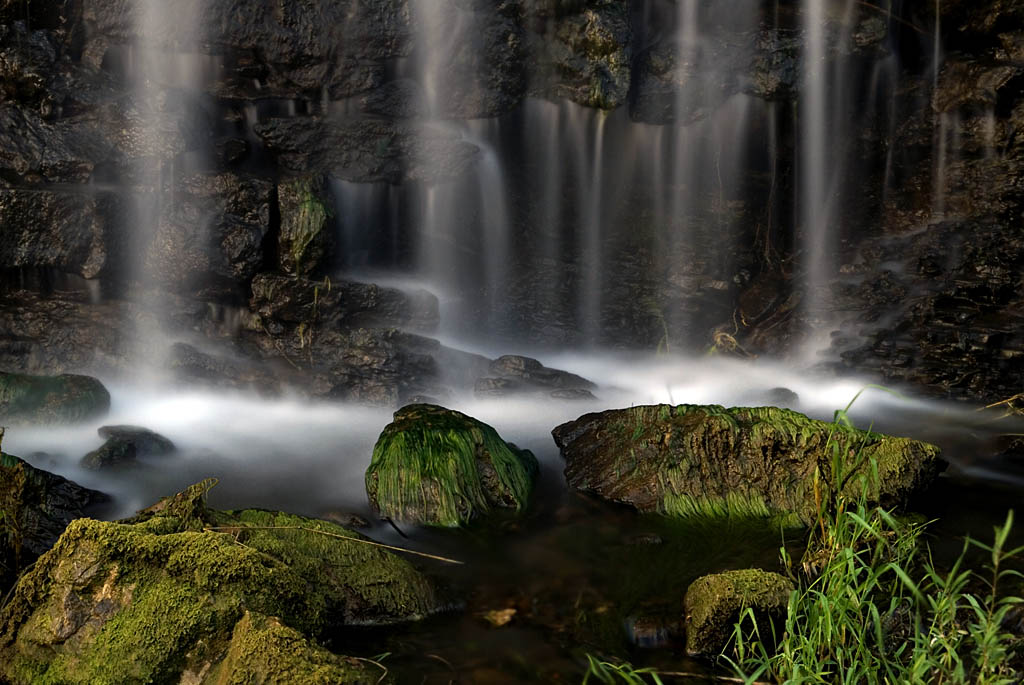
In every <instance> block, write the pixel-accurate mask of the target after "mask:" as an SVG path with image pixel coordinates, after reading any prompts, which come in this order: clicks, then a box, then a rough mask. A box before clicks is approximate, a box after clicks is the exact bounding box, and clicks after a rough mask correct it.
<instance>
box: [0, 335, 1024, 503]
mask: <svg viewBox="0 0 1024 685" xmlns="http://www.w3.org/2000/svg"><path fill="white" fill-rule="evenodd" d="M477 351H479V352H484V353H487V352H490V351H489V350H486V349H478V350H477ZM541 361H543V362H544V363H545V365H547V366H550V367H553V368H561V369H565V370H568V371H571V372H574V373H577V374H580V375H582V376H584V377H587V378H590V379H593V380H595V381H597V382H598V383H599V386H600V387H599V388H598V389H596V390H595V391H594V394H595V395H596V397H597V399H596V400H590V401H563V400H554V399H550V398H547V397H544V396H536V397H522V398H516V399H478V398H475V397H473V396H472V394H471V393H463V394H456V395H453V396H452V397H451V398H450V399H447V400H445V401H444V404H445V405H446V406H449V407H451V408H453V409H457V410H459V411H462V412H464V413H466V414H469V415H470V416H473V417H475V418H477V419H479V420H481V421H484V422H485V423H488V424H490V425H492V426H493V427H494V428H495V429H496V430H497V431H498V432H499V434H500V435H501V436H502V437H503V438H504V439H506V440H508V441H510V442H514V443H516V444H517V445H518V446H520V447H523V448H527V449H530V450H531V451H533V452H534V454H536V456H537V457H538V459H539V460H540V462H541V464H542V468H543V470H544V471H545V472H547V473H549V474H553V477H554V479H555V480H556V481H557V482H558V485H557V486H556V489H562V490H564V488H565V485H564V481H562V479H561V476H560V472H561V470H562V468H563V465H562V461H561V458H560V456H559V455H558V450H557V448H556V446H555V444H554V442H553V440H552V438H551V430H552V429H553V428H554V427H555V426H557V425H559V424H561V423H563V422H566V421H570V420H573V419H576V418H578V417H579V416H581V415H583V414H585V413H588V412H593V411H603V410H605V409H611V408H618V407H628V406H632V405H641V404H653V403H664V402H667V403H672V404H683V403H692V404H722V405H725V406H759V405H764V404H773V405H784V406H789V407H791V408H794V409H797V410H798V411H801V412H803V413H805V414H808V415H809V416H812V417H814V418H818V419H822V420H825V421H829V420H832V418H833V415H834V412H835V410H837V409H843V408H845V407H846V406H847V405H848V404H849V403H850V401H851V400H853V399H854V397H855V396H856V395H857V393H858V392H859V391H861V390H862V389H863V388H865V383H864V382H863V381H861V380H858V379H855V378H822V377H818V376H815V375H812V374H809V373H806V372H799V371H794V370H792V369H788V368H786V367H784V366H782V365H779V364H774V363H769V362H765V361H737V360H732V359H726V358H721V357H702V358H688V359H687V358H682V357H674V356H661V357H655V356H652V355H637V354H618V355H616V354H611V353H606V354H579V353H569V352H566V353H562V354H555V355H547V356H542V357H541ZM107 386H108V388H109V389H110V393H111V398H112V404H111V410H110V413H109V415H107V416H105V417H104V418H102V420H96V421H91V422H87V423H82V424H77V425H69V426H27V427H18V426H14V427H10V428H8V430H7V434H6V436H5V438H4V450H5V451H7V452H10V453H12V454H17V455H19V456H22V457H23V458H25V459H27V460H28V461H29V462H30V463H32V464H33V465H35V466H37V467H39V468H43V469H46V470H49V471H52V472H54V473H58V474H60V475H62V476H65V477H67V478H70V479H72V480H74V481H76V482H78V483H81V484H82V485H85V486H88V487H91V488H95V489H98V490H101V491H103V492H106V493H108V494H109V495H111V496H112V498H113V501H112V502H111V503H110V505H109V506H107V507H106V508H104V509H103V510H102V511H101V512H100V515H101V516H103V517H104V518H121V517H125V516H130V515H131V514H133V513H134V512H136V511H138V510H139V509H142V508H144V507H147V506H149V505H151V504H153V503H155V502H156V501H157V500H158V499H159V498H160V497H163V496H167V495H170V494H173V493H174V492H178V491H180V490H182V489H183V488H185V487H187V486H188V485H191V484H192V483H195V482H198V481H200V480H202V479H204V478H208V477H215V478H218V479H219V481H220V482H219V484H218V485H217V487H215V488H214V489H213V490H212V491H211V493H210V502H211V504H212V505H213V506H216V507H219V508H246V507H260V508H267V509H278V510H286V511H292V512H296V513H301V514H305V515H310V516H325V515H328V514H330V513H332V512H342V513H349V512H351V513H358V514H360V515H362V516H364V517H367V518H371V513H370V511H369V508H368V505H367V502H366V496H365V490H364V484H363V474H364V472H365V469H366V467H367V466H368V465H369V462H370V456H371V454H372V451H373V445H374V443H375V442H376V440H377V437H378V435H379V434H380V432H381V431H382V430H383V428H384V427H385V426H386V425H387V424H388V423H389V422H390V421H391V415H392V412H393V410H392V409H390V408H374V407H366V406H356V405H349V404H340V403H330V402H311V401H308V400H304V399H299V398H276V399H269V398H262V397H257V396H255V395H249V394H242V393H232V392H225V391H206V390H190V389H182V388H181V387H175V386H170V385H162V384H160V383H159V382H153V381H149V382H143V381H140V382H138V383H135V384H133V383H125V382H124V381H123V380H118V381H108V382H107ZM780 388H786V389H788V390H790V391H792V392H793V393H795V394H796V395H795V397H794V396H792V395H789V394H788V393H781V392H780V390H779V389H780ZM850 417H851V418H852V420H853V421H854V423H855V424H856V425H857V426H858V427H862V428H868V427H871V426H873V427H874V428H875V429H876V430H880V431H886V432H891V433H895V434H901V435H904V434H905V435H908V436H911V437H915V438H919V439H925V440H931V441H934V442H937V443H938V444H939V445H940V446H942V447H943V448H944V449H945V450H946V452H947V454H946V456H947V458H948V459H950V461H952V462H953V463H954V464H955V465H958V466H960V467H962V468H963V469H964V470H966V471H968V472H973V473H974V474H975V475H977V476H979V477H983V478H994V477H996V475H999V478H1003V477H1004V476H1005V473H1004V471H1005V469H1002V468H1000V467H999V465H998V464H996V465H993V464H991V463H984V462H979V461H977V459H976V454H977V446H978V445H979V444H982V443H983V442H984V440H985V439H986V438H987V437H991V436H994V435H996V431H997V429H998V431H1000V432H1001V431H1005V430H1009V429H1011V428H1013V426H1008V425H1007V424H1005V423H1001V424H999V425H998V426H993V425H992V424H991V423H988V422H989V419H990V415H979V414H978V413H977V412H975V411H974V410H973V408H964V407H961V406H956V405H949V404H945V403H940V402H934V401H927V400H920V399H911V398H908V397H904V396H896V395H894V394H890V393H888V392H885V391H882V390H879V389H876V388H868V389H867V390H864V392H863V393H862V394H861V395H860V397H859V398H858V399H857V401H856V403H855V404H854V406H853V408H852V409H851V411H850ZM104 425H136V426H143V427H146V428H149V429H150V430H153V431H156V432H157V433H159V434H161V435H163V436H165V437H167V438H169V439H170V440H172V441H173V442H174V443H175V445H176V446H177V448H178V450H177V451H176V452H175V453H173V454H170V455H167V456H160V457H140V458H139V460H138V463H137V464H135V465H132V466H128V467H125V468H119V469H108V470H102V471H90V470H86V469H82V468H81V467H80V466H79V465H78V464H79V460H80V459H81V457H82V456H84V455H85V454H86V453H87V452H89V451H91V450H93V449H96V448H98V447H99V446H100V445H101V444H102V443H103V439H102V438H100V437H99V435H98V434H97V429H98V428H99V427H100V426H104ZM972 447H973V449H974V450H975V451H974V452H972V451H971V450H972Z"/></svg>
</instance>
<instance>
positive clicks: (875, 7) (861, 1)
mask: <svg viewBox="0 0 1024 685" xmlns="http://www.w3.org/2000/svg"><path fill="white" fill-rule="evenodd" d="M857 4H858V5H863V6H864V7H867V8H868V9H873V10H875V11H876V12H881V13H882V14H884V15H885V16H886V17H887V18H889V19H892V20H893V21H895V22H897V23H900V24H903V25H904V26H906V27H909V28H911V29H913V30H915V31H917V32H918V33H920V34H921V35H922V36H927V35H928V32H927V31H925V30H924V29H922V28H920V27H919V26H917V25H916V24H912V23H910V22H909V21H907V20H906V19H903V18H901V17H897V16H896V15H895V14H893V13H892V12H890V11H889V10H887V9H885V8H884V7H879V6H878V5H874V4H872V3H870V2H866V0H857ZM740 682H743V681H742V680H741V681H740Z"/></svg>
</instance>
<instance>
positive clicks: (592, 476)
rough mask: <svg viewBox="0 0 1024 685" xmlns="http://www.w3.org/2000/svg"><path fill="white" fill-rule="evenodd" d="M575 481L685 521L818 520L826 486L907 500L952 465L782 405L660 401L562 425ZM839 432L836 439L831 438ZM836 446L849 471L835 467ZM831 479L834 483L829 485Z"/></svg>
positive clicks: (894, 501) (909, 444) (927, 451)
mask: <svg viewBox="0 0 1024 685" xmlns="http://www.w3.org/2000/svg"><path fill="white" fill-rule="evenodd" d="M552 435H553V436H554V438H555V443H556V444H557V445H558V447H559V449H560V450H561V452H562V456H563V457H564V458H565V460H566V468H565V475H566V479H567V480H568V482H569V485H570V486H572V487H574V488H577V489H580V490H584V491H587V492H592V493H594V494H596V495H598V496H599V497H601V498H603V499H606V500H610V501H613V502H621V503H624V504H629V505H632V506H634V507H636V508H637V509H639V510H640V511H645V512H658V513H663V514H668V515H670V516H678V517H682V518H688V517H696V518H701V517H705V518H748V517H769V516H773V515H790V516H795V517H796V520H798V521H800V522H802V523H804V524H810V523H812V522H813V521H814V520H815V518H816V516H817V505H816V502H815V498H814V487H815V485H814V483H815V473H819V474H820V481H819V485H818V487H819V488H820V487H825V488H837V489H841V491H842V492H843V493H845V494H847V495H850V496H856V495H857V494H858V493H860V492H861V491H862V488H863V486H862V483H861V480H862V478H861V477H862V476H864V477H867V476H868V474H869V472H870V469H871V466H869V465H870V464H871V463H872V462H874V463H875V464H877V468H878V474H879V479H878V483H877V485H874V484H870V483H869V484H868V485H867V491H866V494H867V496H868V497H869V498H870V499H872V500H873V501H877V502H881V503H883V505H884V506H896V505H900V504H902V503H905V502H906V501H907V500H908V499H909V498H910V497H911V496H912V495H914V494H916V493H918V492H920V491H921V490H923V489H924V488H926V487H927V486H928V485H929V484H930V483H931V481H932V480H934V478H935V477H936V476H937V475H938V472H939V471H940V470H941V469H942V468H943V467H944V463H943V462H942V461H941V459H940V458H939V449H938V448H937V447H935V446H934V445H929V444H927V443H923V442H918V441H916V440H911V439H908V438H894V437H888V436H884V435H879V434H874V433H868V432H865V431H858V430H853V429H849V430H845V429H837V428H836V427H835V426H834V425H833V424H828V423H824V422H821V421H815V420H812V419H808V418H807V417H805V416H803V415H802V414H798V413H797V412H794V411H790V410H787V409H777V408H775V407H756V408H742V407H738V408H732V409H725V408H724V407H718V406H700V405H679V406H676V407H672V406H670V405H657V406H646V407H632V408H630V409H618V410H610V411H605V412H601V413H595V414H586V415H584V416H582V417H580V418H579V419H577V420H575V421H571V422H569V423H565V424H562V425H561V426H558V427H557V428H555V429H554V430H553V431H552ZM830 436H831V437H830ZM833 448H835V449H838V451H839V454H840V455H843V456H842V457H841V464H842V467H843V469H844V472H843V473H841V474H837V473H833V465H832V464H833V461H832V460H833V454H832V451H833ZM822 484H824V485H822Z"/></svg>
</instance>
